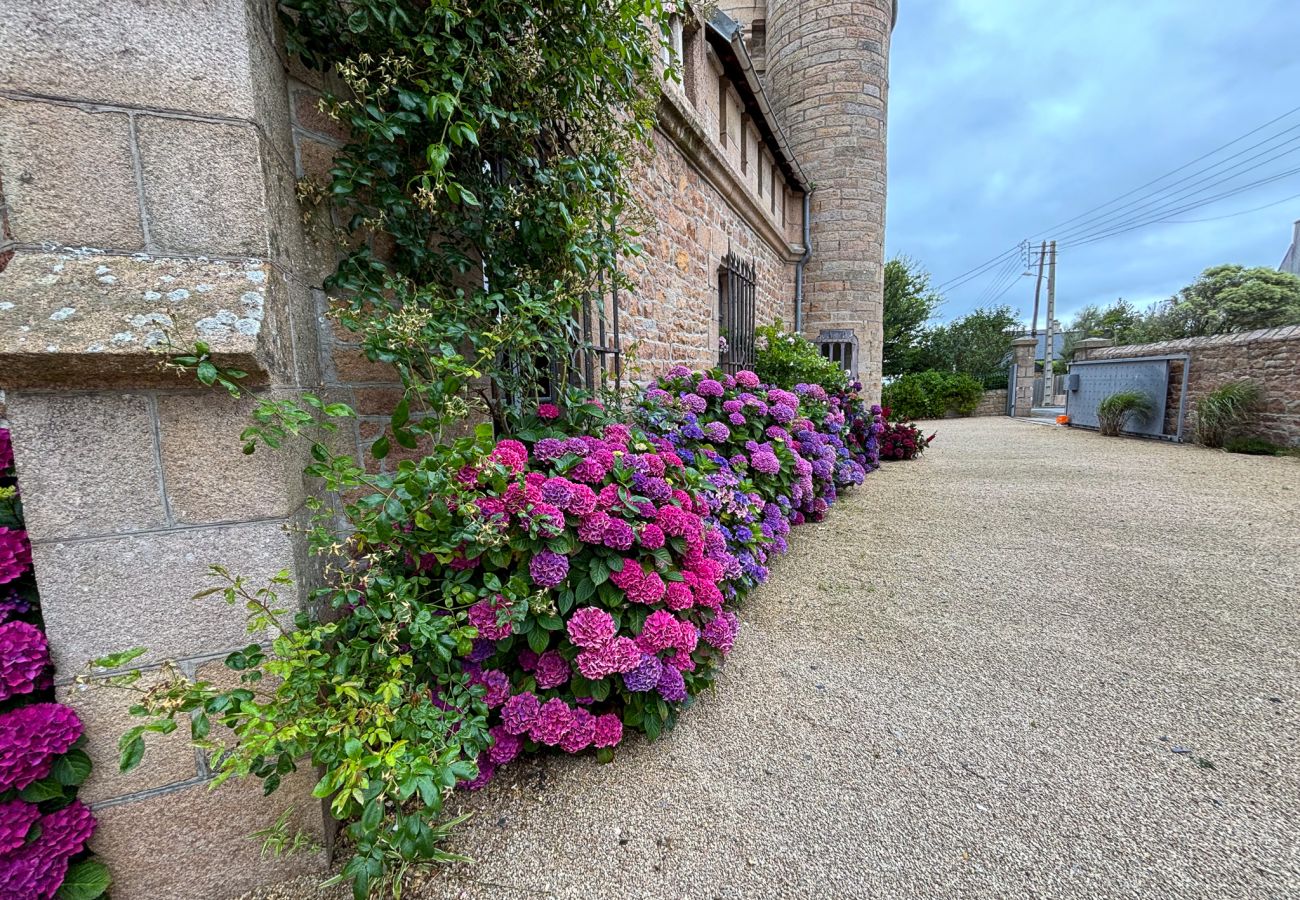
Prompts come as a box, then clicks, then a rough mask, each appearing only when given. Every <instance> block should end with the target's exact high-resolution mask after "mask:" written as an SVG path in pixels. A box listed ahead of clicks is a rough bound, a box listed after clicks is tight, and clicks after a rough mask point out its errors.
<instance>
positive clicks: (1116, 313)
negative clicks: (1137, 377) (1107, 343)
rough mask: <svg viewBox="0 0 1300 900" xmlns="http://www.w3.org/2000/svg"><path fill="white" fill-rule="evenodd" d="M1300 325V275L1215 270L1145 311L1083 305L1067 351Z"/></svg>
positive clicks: (1122, 305)
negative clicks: (1082, 344) (1103, 340)
mask: <svg viewBox="0 0 1300 900" xmlns="http://www.w3.org/2000/svg"><path fill="white" fill-rule="evenodd" d="M1297 324H1300V277H1297V276H1295V275H1292V274H1290V273H1287V272H1278V271H1276V270H1274V269H1269V268H1266V267H1262V266H1261V267H1256V268H1251V269H1248V268H1246V267H1245V266H1240V265H1222V266H1212V267H1211V268H1208V269H1206V270H1205V271H1204V272H1202V273H1201V275H1200V277H1198V278H1197V279H1196V281H1194V282H1192V283H1191V284H1190V285H1188V286H1187V287H1185V288H1183V289H1182V290H1181V291H1179V292H1178V294H1177V295H1175V296H1174V297H1171V298H1170V299H1169V300H1167V301H1165V302H1164V303H1161V304H1158V305H1157V306H1155V307H1154V308H1152V309H1150V310H1147V311H1146V312H1141V311H1139V310H1138V309H1137V308H1136V307H1135V306H1133V305H1132V304H1130V303H1128V302H1127V301H1125V300H1117V301H1115V302H1114V303H1113V304H1111V305H1110V306H1108V307H1105V308H1099V307H1097V306H1085V307H1084V308H1083V309H1081V310H1080V311H1079V312H1078V313H1077V314H1076V315H1075V317H1074V319H1073V321H1072V322H1071V323H1070V327H1069V329H1068V330H1069V331H1070V332H1071V334H1070V337H1069V338H1067V343H1066V348H1067V352H1072V350H1073V347H1074V344H1076V343H1077V342H1078V341H1079V340H1082V339H1083V338H1085V337H1107V338H1110V339H1111V340H1113V341H1114V342H1115V343H1116V344H1146V343H1152V342H1155V341H1174V340H1181V339H1183V338H1190V337H1202V336H1205V335H1211V334H1229V333H1232V332H1238V331H1254V330H1257V329H1260V328H1277V327H1279V326H1282V325H1297Z"/></svg>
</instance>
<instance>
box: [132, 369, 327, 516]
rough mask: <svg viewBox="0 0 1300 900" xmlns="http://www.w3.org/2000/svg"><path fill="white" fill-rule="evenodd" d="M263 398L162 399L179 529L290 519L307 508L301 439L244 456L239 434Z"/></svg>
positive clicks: (163, 440) (168, 478) (170, 491)
mask: <svg viewBox="0 0 1300 900" xmlns="http://www.w3.org/2000/svg"><path fill="white" fill-rule="evenodd" d="M260 399H261V398H260V397H258V396H256V395H245V396H244V397H243V398H241V399H240V400H233V399H231V397H230V396H229V395H227V394H226V393H225V392H224V391H219V392H212V391H209V392H207V393H203V394H189V393H184V394H161V395H159V397H158V400H157V402H158V424H159V436H160V450H161V458H162V471H163V484H164V485H165V487H166V491H167V501H168V504H169V507H170V509H171V514H172V517H173V519H174V521H175V522H176V523H177V524H180V525H204V524H210V523H216V522H240V521H249V520H252V519H271V518H277V517H279V518H286V517H288V516H290V515H292V514H293V512H294V510H296V509H297V508H298V507H299V506H300V505H301V504H302V499H303V491H302V465H303V460H302V458H301V452H299V450H298V448H299V447H300V446H301V445H300V442H295V441H291V442H290V443H288V444H287V445H285V446H284V447H282V448H281V449H280V450H271V449H269V448H267V447H265V446H263V445H259V446H258V448H257V450H256V451H255V452H254V453H251V454H245V453H244V452H243V441H241V440H240V439H239V435H240V432H242V431H243V430H244V429H245V428H247V427H248V426H249V425H251V424H252V422H253V419H252V413H253V410H254V408H255V407H256V406H257V404H258V402H259V400H260Z"/></svg>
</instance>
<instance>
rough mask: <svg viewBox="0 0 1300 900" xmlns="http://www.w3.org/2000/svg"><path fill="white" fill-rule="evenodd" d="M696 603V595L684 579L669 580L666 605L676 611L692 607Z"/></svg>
mask: <svg viewBox="0 0 1300 900" xmlns="http://www.w3.org/2000/svg"><path fill="white" fill-rule="evenodd" d="M694 605H695V595H694V594H692V593H691V589H690V587H689V586H688V585H687V584H686V583H685V582H684V581H670V582H668V587H667V591H666V593H665V595H664V606H666V607H668V608H669V609H671V610H674V611H676V612H681V611H682V610H683V609H690V608H691V607H692V606H694Z"/></svg>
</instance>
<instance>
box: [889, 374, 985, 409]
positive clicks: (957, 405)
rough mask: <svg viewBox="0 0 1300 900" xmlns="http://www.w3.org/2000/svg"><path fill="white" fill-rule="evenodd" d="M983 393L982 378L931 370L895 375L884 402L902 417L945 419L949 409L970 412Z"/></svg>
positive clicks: (977, 404) (977, 403)
mask: <svg viewBox="0 0 1300 900" xmlns="http://www.w3.org/2000/svg"><path fill="white" fill-rule="evenodd" d="M983 396H984V386H983V384H982V383H981V382H980V381H979V380H978V379H976V378H972V377H971V376H970V375H965V374H962V373H956V374H953V373H948V372H936V371H933V370H931V371H928V372H913V373H911V374H908V375H901V376H899V377H898V378H896V379H894V380H893V381H891V382H890V383H889V384H887V385H885V388H884V390H883V391H882V396H881V403H882V404H883V405H884V406H886V407H888V408H890V409H892V410H893V411H894V413H895V414H896V415H897V416H898V417H899V418H902V419H941V418H943V417H944V416H945V415H947V414H948V413H957V414H958V415H962V416H969V415H970V414H971V413H973V412H974V411H975V407H977V406H979V402H980V399H981V398H982V397H983Z"/></svg>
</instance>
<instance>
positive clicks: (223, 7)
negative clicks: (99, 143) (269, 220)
mask: <svg viewBox="0 0 1300 900" xmlns="http://www.w3.org/2000/svg"><path fill="white" fill-rule="evenodd" d="M249 24H250V23H249V21H248V16H247V5H246V3H245V2H244V0H207V2H204V3H202V4H198V5H196V4H192V3H157V2H152V0H117V2H113V3H91V2H87V0H44V2H40V3H8V4H5V12H4V15H3V16H0V47H3V48H4V53H0V84H3V85H4V86H5V87H6V88H8V89H10V90H13V91H22V92H26V93H32V94H40V95H44V96H51V95H53V96H58V97H67V98H72V99H77V100H90V101H99V102H105V103H113V102H116V103H122V104H129V105H131V106H134V107H137V108H138V107H141V106H152V107H156V108H158V109H168V110H181V111H185V112H191V113H200V114H203V113H206V114H213V113H216V114H223V115H229V116H242V117H247V118H251V117H252V116H253V113H254V102H253V101H254V96H253V83H252V79H251V77H250V75H249V50H248V44H249V31H248V29H249ZM90 149H92V150H93V149H94V147H93V146H92V147H91V148H90Z"/></svg>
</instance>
